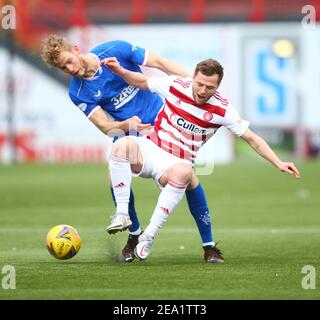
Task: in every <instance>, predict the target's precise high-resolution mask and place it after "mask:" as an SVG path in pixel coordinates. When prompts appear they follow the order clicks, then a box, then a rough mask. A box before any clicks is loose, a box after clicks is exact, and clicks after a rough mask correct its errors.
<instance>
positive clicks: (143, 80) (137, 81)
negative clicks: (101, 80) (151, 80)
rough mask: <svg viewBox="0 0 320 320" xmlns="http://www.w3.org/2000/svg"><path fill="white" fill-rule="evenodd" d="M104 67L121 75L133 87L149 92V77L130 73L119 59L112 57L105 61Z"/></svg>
mask: <svg viewBox="0 0 320 320" xmlns="http://www.w3.org/2000/svg"><path fill="white" fill-rule="evenodd" d="M101 63H103V65H106V66H107V67H108V68H109V69H110V70H111V71H112V72H113V73H116V74H117V75H119V76H120V77H121V78H122V79H123V80H124V81H126V82H127V83H128V84H131V85H132V86H134V87H136V88H140V89H144V90H147V89H149V87H148V76H146V75H144V74H142V73H139V72H133V71H129V70H127V69H125V68H123V67H122V66H121V65H120V64H119V62H118V60H117V58H115V57H111V58H107V59H104V60H103V62H101Z"/></svg>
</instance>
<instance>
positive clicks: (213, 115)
mask: <svg viewBox="0 0 320 320" xmlns="http://www.w3.org/2000/svg"><path fill="white" fill-rule="evenodd" d="M192 82H193V79H192V78H179V77H177V76H166V77H150V78H149V80H148V87H149V89H150V90H151V91H152V92H156V93H159V94H160V95H161V96H162V97H163V98H164V99H165V104H164V106H163V108H162V109H161V110H160V112H159V113H158V116H157V119H156V120H155V123H154V132H153V133H152V134H150V135H149V136H147V137H148V138H149V139H151V140H152V141H153V142H154V143H156V144H157V145H158V146H159V147H161V148H162V149H164V150H165V151H167V152H169V153H171V154H173V155H175V156H177V157H179V158H182V159H186V160H189V161H191V162H194V160H195V158H196V155H197V152H198V150H199V149H200V148H201V147H202V146H203V144H204V143H205V142H206V141H208V139H209V138H211V137H212V136H213V135H214V134H215V132H216V131H217V130H218V129H219V128H220V127H221V126H225V127H226V128H228V129H229V130H230V131H231V132H233V133H234V134H235V135H237V136H241V135H242V134H243V133H244V132H245V131H246V130H247V128H248V126H249V122H248V121H245V120H242V119H241V118H240V116H239V115H238V113H237V112H236V110H235V109H234V107H233V106H232V105H231V104H230V103H229V102H228V100H226V99H224V98H222V97H221V96H220V94H219V93H218V92H217V91H216V92H215V94H214V96H213V97H211V98H210V99H209V100H208V102H207V103H206V104H202V105H200V104H197V103H196V102H195V101H194V100H193V96H192Z"/></svg>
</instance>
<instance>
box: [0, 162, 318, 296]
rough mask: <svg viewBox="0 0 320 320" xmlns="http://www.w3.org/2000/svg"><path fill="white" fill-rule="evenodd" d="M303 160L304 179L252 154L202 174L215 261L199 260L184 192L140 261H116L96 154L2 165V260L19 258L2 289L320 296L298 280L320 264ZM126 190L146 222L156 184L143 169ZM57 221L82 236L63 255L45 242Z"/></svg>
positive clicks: (308, 167) (314, 172) (119, 242)
mask: <svg viewBox="0 0 320 320" xmlns="http://www.w3.org/2000/svg"><path fill="white" fill-rule="evenodd" d="M299 167H300V169H301V173H302V179H301V180H300V181H297V180H295V179H293V178H292V177H290V176H288V175H285V174H283V173H280V172H278V171H277V170H276V169H274V168H273V167H272V166H271V165H269V164H267V163H260V162H259V163H255V162H253V163H250V164H235V165H232V166H220V167H216V168H215V171H214V173H213V174H212V175H211V176H203V177H201V181H202V183H203V185H204V187H205V189H206V191H207V196H208V201H209V205H210V208H211V212H212V219H213V227H214V236H215V240H221V242H220V243H219V247H220V248H221V249H222V251H223V252H224V255H225V263H224V264H219V265H217V264H205V263H204V262H203V260H202V248H201V242H200V237H199V234H198V232H197V229H196V226H195V223H194V222H193V219H192V217H191V215H190V214H189V213H188V210H187V205H186V201H185V200H183V202H182V203H181V204H180V205H179V206H178V208H177V209H176V210H175V212H174V213H173V215H172V216H171V217H170V219H169V221H168V222H167V223H166V225H165V226H164V228H163V229H162V230H161V231H160V233H159V235H158V237H157V238H156V241H155V243H154V247H153V250H152V253H151V255H150V256H149V258H148V260H147V261H145V262H139V261H134V262H133V263H131V264H128V265H123V264H119V263H117V262H116V259H115V257H116V255H117V253H118V252H119V251H120V250H121V248H122V246H123V244H124V243H125V241H126V238H127V234H124V233H123V234H117V235H114V236H109V235H106V233H105V231H104V227H105V225H106V223H107V222H109V221H110V219H109V216H110V215H111V214H112V213H113V203H112V201H111V197H110V195H109V193H108V192H107V191H106V189H105V180H106V168H105V167H104V166H103V165H63V166H62V165H61V166H56V165H15V166H8V167H0V270H1V269H2V267H3V266H5V265H13V266H14V267H15V269H16V289H15V290H12V289H11V290H9V289H8V290H5V289H3V288H2V287H1V285H0V299H112V300H118V299H121V300H123V299H210V300H211V299H319V298H320V287H319V288H318V287H317V288H316V289H315V290H305V289H303V288H302V286H301V281H302V278H303V276H305V274H302V268H303V266H305V265H313V266H314V267H315V268H316V271H317V273H318V274H319V273H320V263H319V255H320V237H319V235H320V224H319V222H320V219H319V215H320V183H319V181H320V170H319V162H313V163H312V162H311V163H300V164H299ZM134 190H135V194H136V205H137V208H138V211H139V215H140V218H141V222H142V224H143V225H144V226H146V224H147V222H148V219H149V217H150V215H151V212H152V210H153V207H154V205H155V202H156V198H157V195H158V191H157V189H156V188H155V186H154V184H153V182H152V181H151V180H143V179H141V178H138V179H134ZM57 224H70V225H73V226H74V227H76V228H77V229H78V231H79V233H80V235H81V238H82V247H81V250H80V252H79V254H78V255H77V256H76V257H74V258H73V259H71V260H69V261H59V260H55V259H54V258H53V257H51V256H50V255H49V253H48V252H47V250H46V247H45V238H46V233H47V231H48V230H49V229H50V228H51V227H53V226H54V225H57ZM4 276H5V274H3V273H0V284H1V278H3V277H4ZM317 280H319V276H317ZM318 282H319V281H318ZM319 286H320V285H319Z"/></svg>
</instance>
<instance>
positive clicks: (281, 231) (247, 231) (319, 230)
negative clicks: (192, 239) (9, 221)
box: [0, 227, 320, 236]
mask: <svg viewBox="0 0 320 320" xmlns="http://www.w3.org/2000/svg"><path fill="white" fill-rule="evenodd" d="M79 229H80V228H79ZM47 231H48V230H47V229H46V228H42V227H41V228H35V227H30V228H25V227H24V228H19V227H16V228H12V227H7V228H6V227H1V228H0V236H2V235H6V234H11V233H14V234H16V233H34V234H39V233H42V234H43V233H46V232H47ZM81 231H82V232H83V233H84V232H90V233H91V232H96V233H105V229H104V228H101V227H98V228H93V227H82V228H81ZM214 231H215V232H218V233H221V234H223V233H238V234H242V233H244V234H256V233H259V234H261V233H264V234H299V233H301V234H319V233H320V228H315V227H310V228H309V227H303V228H301V227H297V228H295V227H289V228H260V227H257V228H247V227H244V228H241V227H240V228H239V227H235V228H218V227H214ZM194 232H198V231H197V229H196V227H194V228H190V227H187V228H170V227H167V228H163V229H162V230H161V233H170V234H172V233H194Z"/></svg>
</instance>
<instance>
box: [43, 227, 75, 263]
mask: <svg viewBox="0 0 320 320" xmlns="http://www.w3.org/2000/svg"><path fill="white" fill-rule="evenodd" d="M80 245H81V238H80V235H79V233H78V231H77V230H76V229H75V228H74V227H72V226H69V225H66V224H61V225H58V226H55V227H53V228H52V229H51V230H50V231H49V232H48V234H47V249H48V251H49V253H50V254H51V255H52V256H53V257H55V258H57V259H62V260H66V259H70V258H72V257H74V256H75V255H76V254H77V253H78V252H79V250H80Z"/></svg>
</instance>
